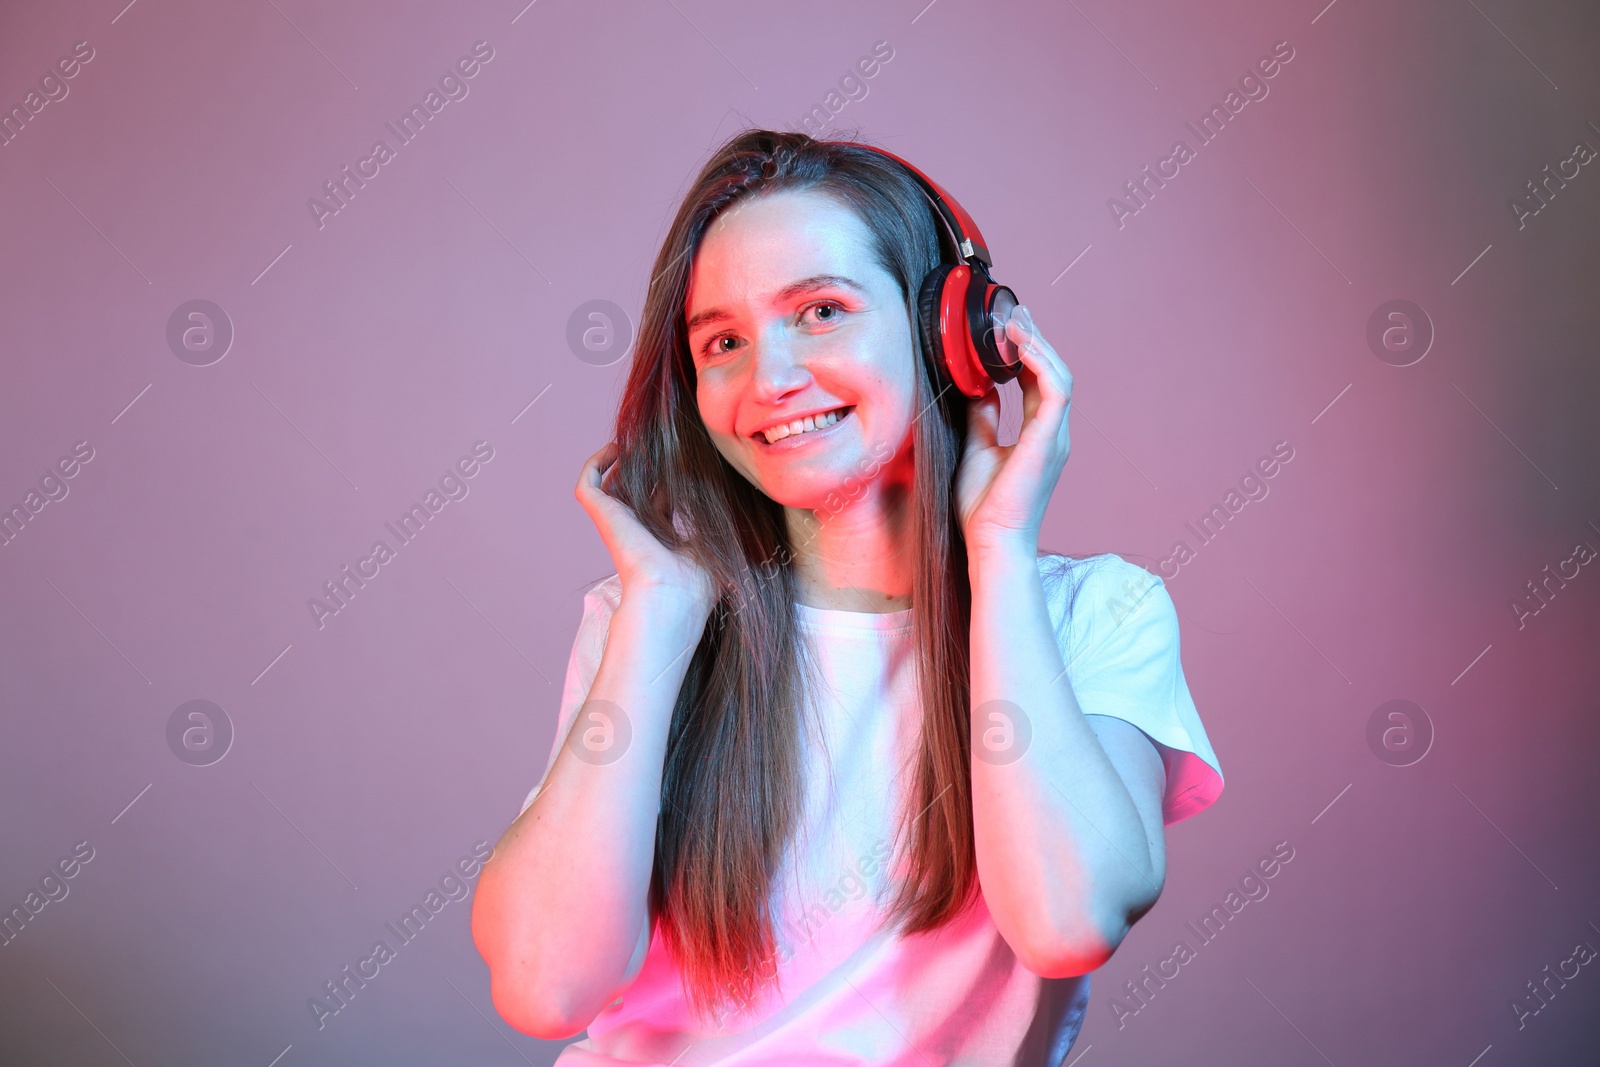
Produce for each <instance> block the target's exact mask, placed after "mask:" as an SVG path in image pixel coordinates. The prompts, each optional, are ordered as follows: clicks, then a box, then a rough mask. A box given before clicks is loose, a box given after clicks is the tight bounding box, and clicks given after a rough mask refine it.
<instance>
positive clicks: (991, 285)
mask: <svg viewBox="0 0 1600 1067" xmlns="http://www.w3.org/2000/svg"><path fill="white" fill-rule="evenodd" d="M825 143H828V144H834V145H850V146H851V147H853V148H865V149H867V150H869V151H872V152H876V153H877V154H879V155H881V156H884V157H886V158H888V159H892V160H894V161H895V162H896V163H898V164H900V166H901V167H902V168H904V171H905V173H907V174H909V175H910V176H911V177H912V178H913V179H914V180H915V181H916V183H917V185H918V186H919V187H920V188H921V189H922V192H923V195H924V196H926V197H927V199H928V201H929V202H930V203H931V204H932V205H933V207H934V214H936V215H938V216H939V218H940V219H942V220H943V221H944V227H945V230H946V231H947V232H948V233H949V235H950V237H951V238H952V239H953V241H954V245H955V252H956V256H957V259H958V262H956V263H949V262H945V261H944V254H945V253H944V251H943V250H942V249H941V250H940V261H941V262H940V263H939V264H938V265H937V266H935V267H934V268H933V269H932V270H931V271H929V272H928V273H927V275H926V276H924V278H923V279H922V285H921V287H920V289H919V291H918V293H917V321H918V322H919V323H920V324H921V328H922V332H923V335H924V336H925V337H927V339H928V346H929V355H930V356H931V358H932V359H933V361H934V363H935V364H936V365H941V366H943V367H944V369H945V371H946V372H947V376H948V377H949V379H950V382H951V383H952V384H953V385H955V387H956V388H957V389H958V390H960V392H962V393H963V394H965V395H966V396H968V397H972V398H974V399H977V398H979V397H982V396H986V395H987V394H989V393H990V392H991V391H992V390H993V389H994V387H995V385H996V384H997V383H1000V382H1007V381H1010V380H1011V379H1013V378H1015V377H1016V376H1017V374H1018V373H1019V372H1020V371H1021V370H1022V356H1021V353H1020V351H1019V350H1018V348H1017V346H1016V344H1015V343H1014V342H1012V341H1010V340H1008V339H1007V338H1006V334H1005V328H1004V322H1005V320H1006V319H1007V318H1008V317H1009V315H1010V313H1011V311H1012V309H1014V308H1015V307H1016V306H1017V303H1018V301H1017V297H1016V294H1015V293H1013V292H1012V291H1011V289H1010V288H1009V287H1008V286H1004V285H1000V284H998V283H997V282H995V281H994V279H993V278H992V277H991V276H990V274H989V268H990V267H991V266H992V265H993V260H991V259H990V257H989V245H988V242H986V241H985V240H984V239H983V234H982V232H981V231H979V229H978V224H977V223H975V222H973V221H972V216H971V215H968V214H967V212H966V210H965V209H963V208H962V206H961V205H960V204H959V203H957V202H956V199H955V197H953V196H951V195H950V194H949V193H947V192H945V191H944V189H943V188H942V187H941V186H940V185H939V183H938V182H935V181H934V180H933V179H932V178H930V177H928V176H927V175H926V174H924V173H922V171H920V170H918V169H917V168H916V167H915V166H913V165H912V164H911V163H909V162H907V161H906V160H904V159H901V158H900V157H899V156H897V155H895V154H894V153H893V152H888V151H885V150H884V149H882V148H878V147H877V146H876V145H868V144H861V143H859V142H855V141H830V142H825ZM997 324H998V325H997Z"/></svg>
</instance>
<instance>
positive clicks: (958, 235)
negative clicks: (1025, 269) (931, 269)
mask: <svg viewBox="0 0 1600 1067" xmlns="http://www.w3.org/2000/svg"><path fill="white" fill-rule="evenodd" d="M835 143H838V144H852V145H855V147H857V148H865V149H868V150H870V151H873V152H877V153H878V154H879V155H882V156H888V157H889V158H890V159H892V160H894V161H895V162H896V163H898V164H900V165H901V166H902V167H904V168H905V169H906V170H907V171H908V172H909V173H910V175H911V176H912V177H913V178H915V179H916V181H917V184H918V185H920V186H922V191H923V192H924V193H925V194H927V197H928V199H929V200H931V201H932V202H933V206H934V208H935V209H936V210H937V211H938V213H939V216H940V217H941V218H943V219H944V222H945V225H946V226H947V227H949V229H950V233H951V235H952V236H954V237H955V240H956V251H957V254H958V255H959V256H960V257H961V258H962V259H969V260H970V259H976V260H977V261H978V262H979V263H982V264H983V265H984V266H985V267H992V266H994V260H992V259H991V258H989V243H988V242H987V241H985V240H984V239H983V234H982V233H981V232H980V231H979V230H978V224H977V223H976V222H973V221H972V216H971V215H968V214H967V212H966V210H965V209H964V208H962V206H961V205H960V204H959V203H957V202H956V198H955V197H953V196H951V195H950V194H949V193H947V192H945V191H944V189H943V188H942V187H940V185H939V184H938V183H937V182H935V181H934V180H933V179H932V178H930V177H928V176H927V175H926V174H924V173H922V171H920V170H918V169H917V168H916V167H915V166H913V165H912V164H910V163H908V162H907V161H905V160H904V159H901V158H900V157H899V156H897V155H895V154H894V153H893V152H889V151H886V150H884V149H882V148H878V147H877V146H875V145H867V144H857V143H856V142H854V141H842V142H835Z"/></svg>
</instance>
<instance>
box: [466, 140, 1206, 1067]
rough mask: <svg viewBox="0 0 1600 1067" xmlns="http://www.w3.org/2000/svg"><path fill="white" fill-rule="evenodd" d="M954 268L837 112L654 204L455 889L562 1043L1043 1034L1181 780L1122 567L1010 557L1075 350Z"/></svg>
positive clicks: (515, 1015)
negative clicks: (583, 587) (556, 553)
mask: <svg viewBox="0 0 1600 1067" xmlns="http://www.w3.org/2000/svg"><path fill="white" fill-rule="evenodd" d="M988 266H989V254H988V249H987V246H986V245H985V243H984V242H983V240H982V235H981V234H979V233H978V232H977V228H976V226H974V225H972V223H971V220H970V218H968V217H967V216H966V215H965V213H964V212H962V211H961V209H960V208H959V206H957V205H956V204H955V203H954V201H953V200H950V199H949V197H948V195H947V194H945V193H944V192H943V190H942V189H939V188H938V187H937V186H934V185H933V184H932V183H931V181H929V180H928V179H926V177H925V176H923V175H921V174H920V172H918V171H915V170H914V169H913V168H911V166H910V165H909V164H907V163H906V162H905V161H903V160H899V159H898V158H897V157H894V156H891V155H889V154H888V153H885V152H882V151H881V150H878V149H874V148H871V147H870V146H866V145H860V144H853V143H847V142H821V141H815V140H813V139H811V138H810V137H808V136H806V135H804V134H800V133H774V132H771V131H765V130H753V131H747V132H744V133H741V134H739V135H736V136H735V137H734V138H733V139H731V140H730V141H729V142H728V143H727V144H725V145H723V146H722V148H721V149H719V150H718V151H717V153H716V154H715V155H714V156H713V158H712V159H711V160H710V161H709V162H708V163H707V164H706V165H705V167H704V168H703V170H702V171H701V173H700V175H699V177H698V178H697V180H696V181H695V183H694V185H693V187H692V188H691V189H690V191H689V193H688V195H687V196H686V197H685V199H684V201H683V204H682V205H681V207H680V208H679V211H678V214H677V217H676V218H675V220H674V222H673V224H672V227H671V229H670V231H669V233H668V235H667V238H666V240H665V242H664V243H663V245H662V248H661V250H660V253H659V255H658V257H657V260H656V264H655V267H654V269H653V271H652V278H653V280H652V282H651V285H650V288H649V293H648V296H647V298H646V303H645V309H644V313H643V315H642V316H641V321H640V330H639V338H638V342H637V345H636V347H635V354H634V362H633V365H632V368H631V371H630V374H629V377H628V382H627V387H626V389H625V392H624V395H623V397H622V401H621V404H620V406H619V410H618V413H617V423H616V430H615V440H614V441H613V442H611V443H609V444H607V445H606V446H605V447H604V448H602V449H601V450H600V451H598V452H596V453H595V454H594V455H593V456H591V457H590V459H589V461H588V462H587V463H586V464H585V465H584V467H583V470H582V472H581V474H580V476H579V480H578V485H577V487H576V496H577V498H578V500H579V502H580V503H581V504H582V505H583V507H584V508H585V510H586V511H587V513H588V514H589V516H590V518H591V519H592V520H593V521H594V522H595V525H596V528H597V529H598V531H599V533H600V535H601V537H602V538H603V539H604V541H605V543H606V547H607V548H608V549H609V551H610V552H611V556H612V559H613V561H614V562H615V564H616V568H617V573H615V574H613V575H611V576H609V577H607V578H606V579H604V580H603V581H601V582H599V583H597V584H596V585H594V586H593V587H592V588H591V589H590V590H589V592H588V594H587V595H586V596H585V598H584V614H583V618H582V621H581V622H580V623H579V627H578V634H577V638H576V640H575V642H574V644H573V649H572V656H571V659H570V661H569V663H568V669H567V679H566V685H565V687H564V689H563V692H562V699H561V706H560V710H559V721H558V723H557V727H556V736H555V739H554V741H553V743H552V746H551V752H550V757H549V759H548V760H547V762H546V764H545V773H544V775H543V776H542V777H541V779H540V781H539V783H538V784H537V785H536V786H535V787H534V789H533V791H532V792H531V793H530V794H529V795H528V797H527V799H526V801H525V802H524V804H523V809H522V812H521V813H520V814H519V816H518V818H517V819H516V821H515V822H513V823H512V825H511V827H510V828H509V829H508V830H507V831H506V833H505V835H504V836H503V837H502V838H501V840H500V843H499V845H498V846H497V850H496V853H495V858H494V859H493V860H492V861H491V862H490V863H488V864H487V865H486V866H485V868H484V871H483V874H482V878H481V880H480V883H479V888H478V895H477V897H476V900H475V904H474V909H473V935H474V939H475V941H476V943H477V946H478V949H479V951H480V952H481V953H482V955H483V957H484V959H485V961H486V962H487V963H488V965H489V968H490V973H491V979H492V992H493V996H494V1002H495V1006H496V1008H497V1009H498V1010H499V1011H500V1013H501V1015H502V1016H504V1017H505V1019H506V1020H507V1021H508V1022H510V1023H511V1024H512V1025H514V1026H516V1027H518V1028H519V1029H522V1030H524V1031H526V1032H528V1033H530V1034H535V1035H537V1036H541V1037H545V1038H552V1039H553V1038H563V1037H570V1036H572V1035H575V1034H577V1033H579V1032H580V1031H583V1030H585V1029H587V1031H588V1034H587V1037H586V1038H585V1039H584V1040H581V1041H577V1042H574V1043H572V1044H570V1045H568V1046H567V1047H566V1049H565V1050H564V1051H563V1052H562V1055H561V1057H560V1059H559V1062H560V1063H561V1064H562V1065H563V1067H568V1065H574V1067H575V1065H586V1064H587V1065H611V1067H619V1065H624V1064H648V1065H655V1067H661V1065H665V1064H669V1063H675V1064H679V1065H680V1067H685V1065H688V1064H717V1065H720V1067H734V1065H741V1067H747V1065H757V1064H772V1065H780V1064H782V1065H790V1064H794V1063H805V1062H811V1063H819V1062H829V1063H873V1064H891V1063H892V1064H907V1065H910V1064H1001V1063H1004V1064H1015V1065H1042V1064H1051V1065H1056V1064H1059V1063H1060V1062H1061V1061H1062V1058H1063V1057H1064V1056H1065V1054H1066V1051H1067V1049H1068V1048H1070V1047H1071V1045H1072V1042H1073V1041H1074V1040H1075V1038H1076V1036H1077V1033H1078V1030H1079V1027H1080V1026H1081V1024H1082V1019H1083V1012H1084V1010H1085V1006H1086V1004H1087V998H1088V992H1089V987H1088V980H1087V977H1086V976H1087V975H1088V973H1089V972H1090V971H1092V970H1094V969H1095V968H1096V967H1098V966H1100V965H1101V964H1102V963H1104V962H1105V960H1106V959H1107V958H1108V957H1109V956H1110V954H1111V953H1112V951H1114V950H1115V948H1116V946H1117V944H1118V943H1119V942H1120V941H1121V939H1122V938H1123V936H1124V935H1125V934H1126V933H1127V931H1128V929H1129V927H1130V926H1131V925H1132V923H1133V922H1135V921H1137V920H1138V918H1139V917H1140V916H1142V915H1143V914H1144V913H1145V912H1146V911H1148V910H1149V908H1150V907H1151V906H1152V905H1153V904H1154V902H1155V899H1156V897H1157V896H1158V895H1159V893H1160V891H1161V885H1162V883H1163V880H1164V878H1165V863H1166V859H1165V857H1166V851H1165V843H1164V838H1163V826H1164V824H1166V823H1170V822H1176V821H1178V820H1179V819H1181V818H1185V817H1187V816H1188V815H1191V814H1194V813H1195V812H1197V811H1199V810H1201V809H1203V808H1204V807H1206V806H1207V805H1208V804H1210V803H1211V802H1213V801H1214V800H1215V799H1216V797H1217V795H1218V793H1219V792H1220V790H1221V784H1222V779H1221V773H1220V768H1219V766H1218V764H1217V761H1216V756H1215V754H1214V753H1213V752H1212V750H1211V747H1210V744H1209V742H1208V741H1207V739H1206V735H1205V730H1204V728H1203V726H1202V725H1201V723H1200V719H1199V716H1198V714H1197V712H1196V711H1195V708H1194V705H1193V702H1192V701H1191V700H1190V699H1189V693H1188V687H1187V685H1186V684H1185V683H1184V680H1183V673H1182V668H1181V665H1180V663H1179V656H1178V643H1177V617H1176V613H1175V611H1174V609H1173V605H1172V602H1171V600H1170V598H1168V597H1167V595H1166V592H1165V589H1164V588H1163V587H1162V586H1161V583H1160V580H1159V579H1156V580H1155V583H1154V585H1153V587H1152V588H1150V589H1149V591H1148V592H1147V593H1146V594H1145V595H1144V597H1143V598H1142V601H1143V602H1142V606H1141V610H1139V611H1137V612H1131V613H1129V612H1121V613H1119V612H1118V609H1117V605H1118V604H1119V603H1120V594H1119V593H1118V592H1117V589H1118V588H1119V585H1118V583H1119V581H1120V582H1121V584H1122V585H1123V586H1125V585H1126V584H1127V579H1128V577H1129V574H1130V572H1131V573H1137V574H1140V575H1144V572H1143V571H1140V570H1139V569H1138V568H1135V567H1133V565H1132V564H1129V563H1127V562H1126V561H1123V560H1121V559H1118V558H1117V557H1115V556H1099V557H1092V558H1090V559H1085V560H1071V559H1067V558H1065V557H1061V556H1054V555H1046V556H1041V555H1040V554H1039V552H1038V536H1039V529H1040V525H1041V523H1042V521H1043V518H1044V512H1045V508H1046V506H1047V505H1048V503H1049V498H1050V495H1051V493H1052V491H1053V489H1054V487H1055V484H1056V481H1057V480H1058V479H1059V477H1060V474H1061V470H1062V466H1063V465H1064V464H1065V462H1066V459H1067V454H1068V433H1067V413H1068V409H1069V406H1070V403H1071V393H1072V378H1071V375H1070V373H1069V372H1068V371H1067V368H1066V366H1065V364H1064V363H1063V362H1062V360H1061V358H1060V356H1059V355H1057V354H1056V352H1055V351H1054V349H1053V348H1051V346H1050V345H1049V344H1048V343H1047V342H1046V341H1045V340H1044V338H1043V337H1042V336H1041V335H1040V334H1039V332H1038V331H1037V330H1036V329H1035V328H1034V326H1033V323H1032V319H1031V316H1030V315H1029V314H1028V312H1027V310H1026V309H1025V308H1022V307H1020V306H1016V305H1015V301H1014V298H1013V297H1012V296H1011V294H1010V290H1008V289H1006V288H1005V287H1004V286H1000V285H997V284H995V283H994V282H993V281H992V280H990V278H989V275H988V269H987V268H988ZM1011 378H1018V379H1019V381H1020V383H1021V386H1022V393H1023V402H1022V408H1023V414H1024V421H1023V426H1022V431H1021V434H1020V436H1019V437H1018V439H1017V442H1016V443H1015V444H1014V445H1010V446H1001V445H1000V444H999V442H998V427H999V415H1000V401H999V395H998V392H997V391H996V390H995V388H994V385H995V383H996V382H999V381H1006V380H1010V379H1011ZM1144 577H1145V580H1146V582H1147V583H1148V582H1149V576H1147V575H1145V576H1144ZM580 720H581V721H580ZM885 843H887V844H885ZM880 849H881V850H882V854H883V856H884V859H885V862H883V863H882V864H878V863H874V864H872V865H871V867H870V869H868V868H867V867H862V866H860V865H859V863H858V859H859V857H861V856H864V855H868V854H876V853H877V852H878V850H880ZM852 872H857V873H852ZM846 875H849V876H850V877H851V878H852V879H854V878H857V877H859V878H860V879H861V880H862V881H863V882H864V883H865V891H864V892H862V893H860V894H855V893H853V892H852V893H849V894H844V893H840V892H839V891H838V888H837V887H838V886H839V885H841V884H843V880H844V877H845V876H846ZM850 884H851V885H852V886H854V884H855V882H854V881H851V882H850ZM819 902H820V904H819ZM819 906H820V907H821V908H822V909H823V910H824V912H825V914H826V917H827V922H825V923H818V922H817V921H816V918H817V917H818V916H820V915H821V914H823V912H819V911H818V908H819ZM808 915H809V916H811V917H812V918H811V919H809V920H808V919H807V916H808ZM796 931H801V932H803V933H802V935H801V936H797V935H796Z"/></svg>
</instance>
